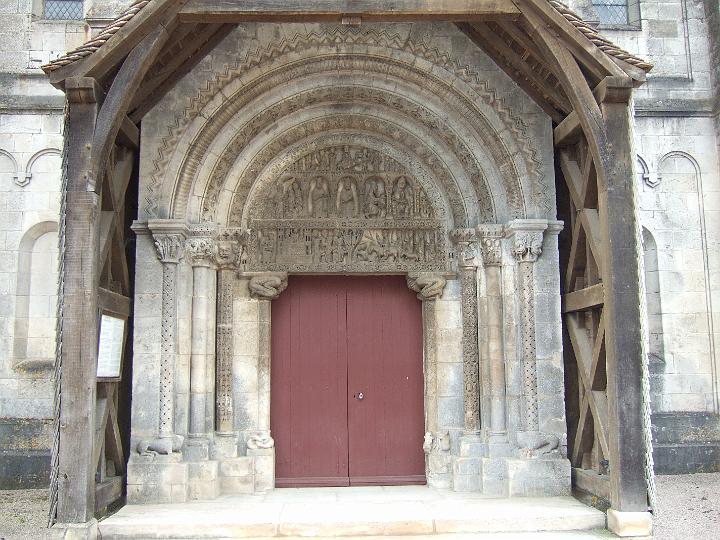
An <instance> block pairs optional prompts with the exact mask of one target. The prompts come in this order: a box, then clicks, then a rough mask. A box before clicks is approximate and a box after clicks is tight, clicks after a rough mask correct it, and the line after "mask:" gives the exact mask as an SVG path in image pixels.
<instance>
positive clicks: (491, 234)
mask: <svg viewBox="0 0 720 540" xmlns="http://www.w3.org/2000/svg"><path fill="white" fill-rule="evenodd" d="M504 233H505V230H504V227H503V226H502V225H478V227H477V235H478V239H479V244H480V256H481V257H482V262H483V266H500V265H501V264H502V239H503V235H504Z"/></svg>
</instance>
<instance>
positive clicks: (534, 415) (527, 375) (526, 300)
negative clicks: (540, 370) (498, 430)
mask: <svg viewBox="0 0 720 540" xmlns="http://www.w3.org/2000/svg"><path fill="white" fill-rule="evenodd" d="M540 227H541V228H539V229H536V230H522V229H519V228H517V229H516V230H515V231H514V244H513V254H514V255H515V258H516V260H517V262H518V264H517V271H518V276H517V284H518V287H519V291H518V292H519V295H518V296H519V298H520V332H521V339H522V373H523V404H524V407H523V409H524V415H525V417H524V422H523V427H524V429H525V431H538V429H539V423H538V397H537V359H536V348H535V287H534V275H533V264H534V263H535V261H537V259H538V257H539V256H540V254H541V253H542V240H543V231H544V230H545V229H546V228H547V223H545V224H543V225H541V226H540Z"/></svg>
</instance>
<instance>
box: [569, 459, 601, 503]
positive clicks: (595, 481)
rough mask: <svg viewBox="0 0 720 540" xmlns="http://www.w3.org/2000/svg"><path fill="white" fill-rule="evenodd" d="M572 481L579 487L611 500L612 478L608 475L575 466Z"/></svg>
mask: <svg viewBox="0 0 720 540" xmlns="http://www.w3.org/2000/svg"><path fill="white" fill-rule="evenodd" d="M572 483H573V486H575V487H576V488H578V489H581V490H583V491H585V492H586V493H590V494H592V495H598V496H600V497H602V498H603V499H605V500H607V501H609V500H610V478H608V476H607V475H602V474H598V473H596V472H595V471H591V470H588V469H580V468H579V467H573V469H572Z"/></svg>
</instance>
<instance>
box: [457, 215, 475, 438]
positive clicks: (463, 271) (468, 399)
mask: <svg viewBox="0 0 720 540" xmlns="http://www.w3.org/2000/svg"><path fill="white" fill-rule="evenodd" d="M453 240H454V241H455V243H456V244H457V251H458V256H459V257H458V270H459V273H460V285H461V289H462V320H463V341H462V349H463V385H464V393H463V397H464V399H463V401H464V404H465V422H464V431H465V434H467V435H477V434H479V433H480V363H479V356H478V302H477V264H476V262H475V242H476V236H475V231H474V230H473V229H456V230H455V231H453Z"/></svg>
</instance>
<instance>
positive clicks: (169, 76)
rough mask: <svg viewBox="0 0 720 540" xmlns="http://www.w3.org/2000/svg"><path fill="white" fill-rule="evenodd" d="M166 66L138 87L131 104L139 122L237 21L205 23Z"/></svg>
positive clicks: (133, 113) (131, 115) (132, 113)
mask: <svg viewBox="0 0 720 540" xmlns="http://www.w3.org/2000/svg"><path fill="white" fill-rule="evenodd" d="M206 26H207V28H206V29H204V30H203V31H202V32H201V33H200V34H199V35H198V36H196V37H195V38H193V39H192V41H191V42H190V43H188V44H187V45H185V46H184V47H183V49H182V52H179V53H178V54H176V55H175V56H174V57H173V58H172V59H171V60H170V62H168V64H167V65H165V66H163V67H162V69H161V70H160V71H158V72H157V73H152V74H151V75H150V76H149V77H148V78H147V79H146V80H145V81H143V83H142V85H141V86H140V88H139V89H138V91H137V93H136V94H135V97H134V98H133V102H132V104H131V105H130V111H131V113H130V117H131V118H132V119H133V120H134V121H136V122H139V121H140V120H141V119H142V117H143V116H145V114H146V113H147V112H148V111H149V110H150V109H152V108H153V107H154V106H155V105H156V104H157V102H158V101H159V100H160V99H162V97H163V96H164V95H165V94H166V93H167V92H168V91H169V90H170V89H171V88H172V87H173V86H175V84H176V83H177V81H179V80H180V79H182V78H183V77H184V76H185V75H186V74H187V73H189V72H190V70H192V69H193V68H194V67H195V66H196V65H197V64H198V62H200V61H201V60H202V59H203V58H205V56H207V55H208V53H210V52H211V51H212V50H213V49H214V48H215V47H216V46H217V45H218V44H219V43H220V42H221V41H222V40H223V39H225V37H226V36H227V35H228V34H229V33H230V32H231V31H232V30H233V29H234V28H235V25H234V24H225V25H220V26H217V25H206Z"/></svg>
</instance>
